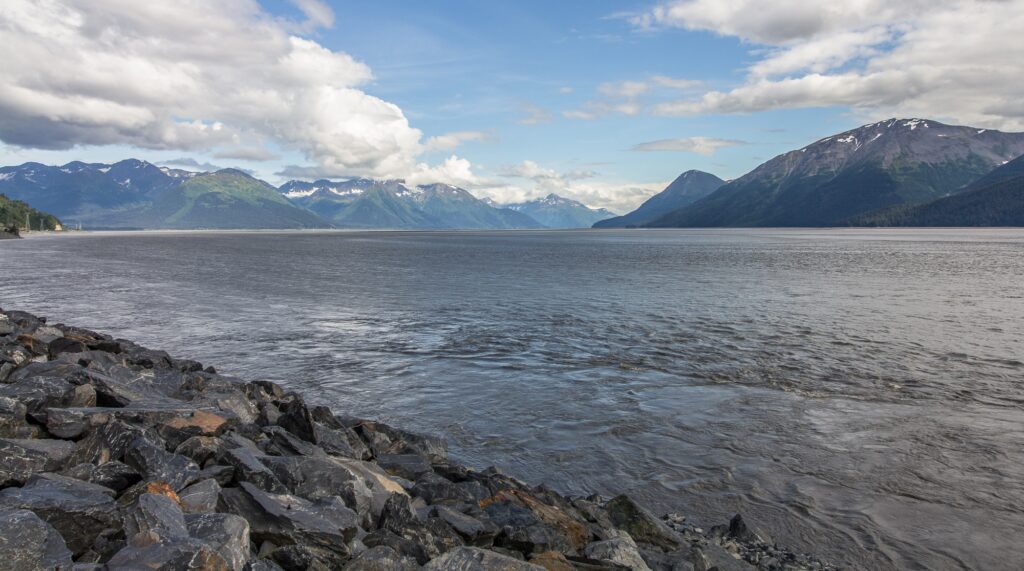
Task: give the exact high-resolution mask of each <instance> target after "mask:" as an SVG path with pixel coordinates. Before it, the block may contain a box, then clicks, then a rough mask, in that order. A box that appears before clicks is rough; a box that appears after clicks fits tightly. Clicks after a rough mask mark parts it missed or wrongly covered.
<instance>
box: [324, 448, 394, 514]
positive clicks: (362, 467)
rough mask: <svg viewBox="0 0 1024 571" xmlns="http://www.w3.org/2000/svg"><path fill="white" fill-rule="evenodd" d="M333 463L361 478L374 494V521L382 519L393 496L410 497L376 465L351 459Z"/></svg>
mask: <svg viewBox="0 0 1024 571" xmlns="http://www.w3.org/2000/svg"><path fill="white" fill-rule="evenodd" d="M332 461H333V462H335V463H337V464H339V465H341V466H344V467H345V468H346V469H348V470H349V471H350V472H352V473H353V474H355V475H356V476H358V477H360V478H361V479H362V481H363V482H364V483H365V484H366V486H367V487H368V488H369V489H370V493H371V494H372V497H371V499H370V514H371V515H372V519H373V521H376V520H377V519H379V518H380V515H381V512H382V511H383V510H384V505H385V504H386V503H387V501H388V499H389V498H390V497H391V495H392V494H401V495H408V494H407V493H406V491H405V488H403V487H402V486H401V484H399V483H398V482H397V481H395V480H394V478H392V477H390V476H389V475H388V474H387V473H386V472H384V470H381V469H380V467H379V466H377V465H376V464H372V463H370V462H364V461H362V460H353V459H349V458H332Z"/></svg>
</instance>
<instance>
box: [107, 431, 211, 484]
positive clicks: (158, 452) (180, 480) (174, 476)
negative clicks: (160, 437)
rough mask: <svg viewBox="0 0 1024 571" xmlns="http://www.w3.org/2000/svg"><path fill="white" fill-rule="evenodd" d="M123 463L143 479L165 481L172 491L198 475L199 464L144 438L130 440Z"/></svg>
mask: <svg viewBox="0 0 1024 571" xmlns="http://www.w3.org/2000/svg"><path fill="white" fill-rule="evenodd" d="M124 463H125V464H128V465H129V466H131V467H132V468H135V469H136V470H138V471H139V473H140V474H142V478H143V479H144V480H150V481H157V482H166V483H167V484H168V485H169V486H170V487H171V488H173V489H174V491H179V490H182V489H184V488H185V486H187V485H189V484H191V483H192V482H194V481H195V480H196V478H197V477H198V476H199V466H196V463H195V462H193V461H192V460H191V459H190V458H188V457H185V456H181V455H180V454H174V453H171V452H168V451H167V450H165V449H164V448H163V447H161V446H157V445H156V444H153V443H152V442H150V441H149V440H147V439H146V438H137V439H136V440H135V441H134V442H132V444H131V446H130V447H129V448H128V450H127V452H126V453H125V456H124Z"/></svg>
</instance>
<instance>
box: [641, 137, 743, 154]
mask: <svg viewBox="0 0 1024 571" xmlns="http://www.w3.org/2000/svg"><path fill="white" fill-rule="evenodd" d="M743 144H746V143H745V142H744V141H737V140H734V139H716V138H714V137H687V138H683V139H659V140H657V141H649V142H647V143H640V144H637V145H633V147H632V148H631V149H630V150H631V151H637V152H655V151H670V152H677V153H679V152H683V153H697V154H699V155H707V156H710V155H713V154H715V152H717V151H718V149H721V148H724V147H732V146H736V145H743Z"/></svg>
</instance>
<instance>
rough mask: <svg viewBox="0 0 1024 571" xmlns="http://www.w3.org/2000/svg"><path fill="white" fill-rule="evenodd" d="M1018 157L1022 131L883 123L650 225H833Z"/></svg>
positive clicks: (817, 146) (941, 189)
mask: <svg viewBox="0 0 1024 571" xmlns="http://www.w3.org/2000/svg"><path fill="white" fill-rule="evenodd" d="M1022 154H1024V133H1004V132H1001V131H994V130H988V129H976V128H973V127H962V126H951V125H945V124H942V123H939V122H937V121H930V120H924V119H889V120H887V121H880V122H878V123H872V124H870V125H865V126H863V127H859V128H857V129H853V130H850V131H846V132H844V133H840V134H838V135H833V136H831V137H826V138H824V139H821V140H819V141H817V142H815V143H812V144H810V145H808V146H806V147H804V148H802V149H798V150H795V151H791V152H788V153H784V154H782V155H779V156H777V157H775V158H773V159H771V160H769V161H768V162H766V163H764V164H762V165H760V166H759V167H757V168H755V169H754V170H753V171H751V172H750V173H748V174H746V175H743V176H742V177H740V178H738V179H735V180H732V181H730V182H728V183H725V184H723V185H722V186H721V187H719V188H718V189H717V190H715V191H714V192H712V193H710V194H709V195H707V196H705V197H703V198H701V199H699V200H696V201H694V202H693V203H692V204H689V205H686V206H683V207H681V208H678V209H676V210H673V211H671V212H668V213H665V214H663V215H662V216H661V217H659V218H657V219H655V220H653V221H651V222H648V223H647V224H645V225H646V226H651V227H713V226H734V227H743V226H836V225H846V224H848V223H849V221H850V220H853V219H855V218H856V217H858V216H861V215H865V214H867V213H869V212H873V211H878V210H882V209H886V208H890V207H894V206H899V205H914V204H923V203H926V202H930V201H933V200H937V199H940V198H942V197H944V196H948V195H951V194H955V193H958V192H964V191H965V190H967V189H968V188H969V185H971V183H973V182H975V181H977V180H979V179H981V178H982V177H985V176H986V175H988V174H989V173H990V172H992V171H993V169H995V168H996V167H999V166H1000V165H1002V164H1004V163H1007V162H1008V161H1011V160H1013V159H1015V158H1017V157H1019V156H1021V155H1022Z"/></svg>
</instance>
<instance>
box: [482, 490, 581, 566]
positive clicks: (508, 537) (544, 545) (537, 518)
mask: <svg viewBox="0 0 1024 571" xmlns="http://www.w3.org/2000/svg"><path fill="white" fill-rule="evenodd" d="M480 505H481V507H482V508H483V510H484V512H485V513H486V514H487V516H488V517H489V518H490V520H491V521H492V522H494V523H495V524H496V525H497V526H499V527H501V528H502V532H501V533H500V534H499V535H498V537H497V538H496V539H495V544H497V545H502V546H505V547H508V548H510V549H515V550H516V551H520V552H522V553H524V554H530V553H541V552H544V551H561V552H568V553H575V552H577V551H579V550H580V549H582V548H583V547H584V546H585V545H586V544H587V543H589V540H590V533H589V532H588V530H587V527H586V526H585V525H584V524H583V523H581V522H579V521H577V520H575V519H573V518H572V517H571V516H570V515H568V514H567V513H566V512H564V511H562V510H561V509H559V508H557V507H554V506H549V505H545V504H543V503H541V502H540V501H538V500H537V499H536V498H534V497H533V496H531V495H530V494H528V493H526V492H523V491H520V490H504V491H502V492H499V493H498V494H495V495H494V496H492V497H489V498H486V499H484V500H482V501H481V502H480Z"/></svg>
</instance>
